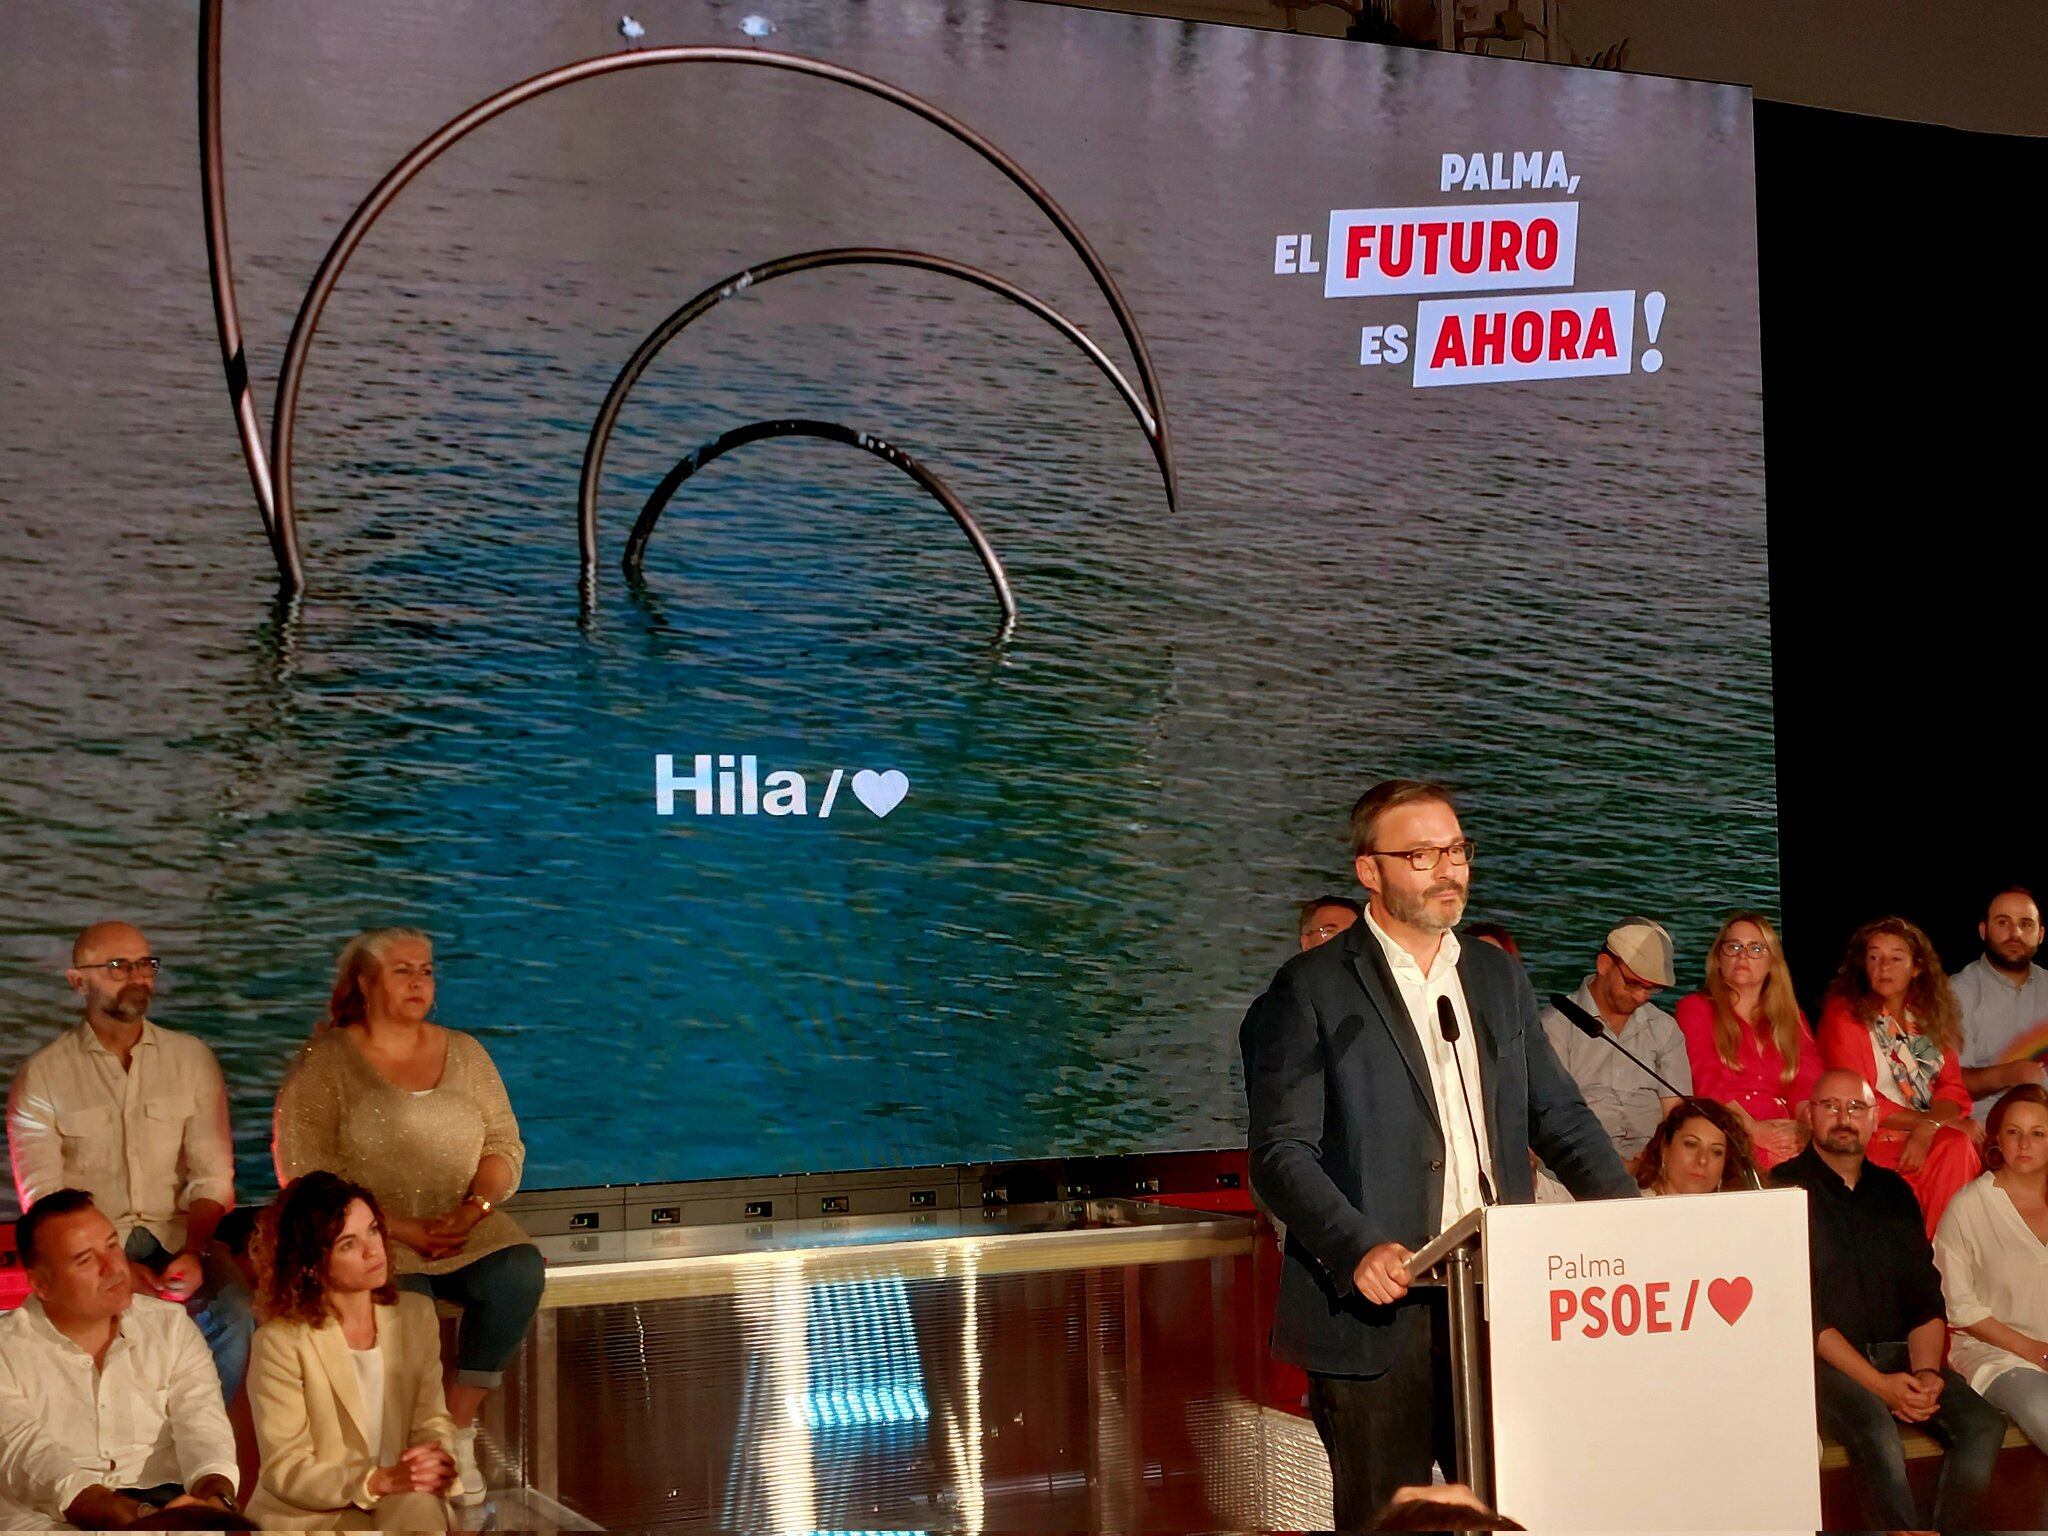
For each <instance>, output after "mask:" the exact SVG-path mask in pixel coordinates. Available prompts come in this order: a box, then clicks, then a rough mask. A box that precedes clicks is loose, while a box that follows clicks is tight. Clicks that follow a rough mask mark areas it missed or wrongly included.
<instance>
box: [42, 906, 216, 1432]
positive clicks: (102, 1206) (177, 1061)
mask: <svg viewBox="0 0 2048 1536" xmlns="http://www.w3.org/2000/svg"><path fill="white" fill-rule="evenodd" d="M65 978H66V980H68V981H69V982H70V984H71V989H72V990H73V991H74V992H76V993H78V994H79V996H80V997H81V998H83V999H84V1003H85V1008H84V1017H83V1018H81V1019H80V1020H79V1022H78V1023H77V1024H76V1025H74V1026H73V1027H72V1028H70V1029H67V1030H66V1031H65V1032H64V1033H63V1034H61V1035H59V1036H58V1037H57V1038H56V1039H55V1040H52V1041H51V1042H50V1043H49V1044H48V1045H46V1046H44V1047H43V1048H42V1049H41V1050H39V1051H37V1052H36V1053H35V1054H34V1055H33V1056H30V1057H29V1058H28V1060H26V1061H24V1062H23V1063H22V1064H21V1067H20V1070H19V1071H17V1072H16V1073H15V1075H14V1086H13V1088H12V1090H11V1091H10V1092H9V1093H8V1096H7V1141H8V1146H9V1149H10V1151H11V1152H12V1154H13V1159H14V1188H15V1193H16V1195H17V1196H18V1197H19V1199H20V1202H21V1208H22V1209H23V1210H27V1209H28V1208H29V1207H30V1206H32V1205H34V1204H35V1203H36V1202H37V1201H38V1200H40V1199H41V1198H42V1197H43V1196H44V1195H47V1194H50V1193H51V1192H52V1191H54V1190H59V1189H82V1190H84V1191H85V1192H86V1193H87V1194H89V1195H91V1196H92V1200H93V1204H94V1205H95V1206H97V1207H98V1209H99V1211H100V1213H101V1214H102V1215H103V1216H105V1217H106V1218H107V1219H108V1220H110V1221H111V1222H113V1224H114V1230H115V1231H116V1232H118V1233H119V1234H120V1236H121V1242H122V1244H123V1249H124V1251H125V1252H126V1253H127V1255H128V1258H129V1260H130V1262H131V1263H132V1264H133V1265H134V1266H135V1271H134V1275H133V1278H134V1281H135V1284H136V1286H137V1287H138V1288H140V1289H142V1290H146V1291H148V1292H150V1293H152V1294H153V1295H156V1296H158V1297H161V1298H162V1299H163V1300H165V1301H175V1302H177V1303H179V1304H180V1305H182V1306H184V1307H185V1308H186V1310H187V1311H189V1312H190V1313H191V1314H192V1320H193V1321H194V1322H196V1323H197V1324H198V1325H199V1331H200V1333H201V1334H202V1335H203V1336H204V1337H205V1339H206V1343H207V1347H208V1348H209V1349H210V1350H211V1351H212V1352H213V1363H214V1366H215V1368H216V1369H217V1370H218V1371H219V1373H220V1381H221V1391H222V1394H223V1396H224V1397H230V1398H231V1397H233V1396H234V1395H235V1388H236V1387H238V1386H239V1385H240V1384H241V1381H242V1372H243V1371H244V1370H245V1369H246V1368H247V1366H248V1363H249V1334H250V1331H251V1330H252V1329H253V1328H254V1327H255V1318H254V1313H253V1309H252V1306H251V1300H250V1295H249V1288H248V1286H247V1285H246V1284H244V1283H243V1279H242V1276H241V1274H240V1272H239V1271H238V1270H237V1269H236V1268H235V1266H234V1263H233V1261H232V1260H230V1259H229V1258H228V1257H227V1256H226V1255H225V1254H223V1253H220V1252H219V1251H217V1250H216V1249H215V1247H214V1242H213V1235H214V1231H215V1229H216V1228H217V1227H218V1226H219V1224H220V1220H221V1218H222V1217H223V1216H224V1215H226V1214H227V1212H228V1211H229V1210H230V1209H232V1207H233V1206H234V1203H235V1158H234V1146H233V1142H232V1140H231V1139H230V1137H229V1134H228V1101H227V1089H226V1087H225V1086H224V1085H223V1084H222V1082H221V1075H220V1064H219V1063H218V1062H217V1061H215V1060H214V1056H213V1052H212V1051H211V1050H209V1049H207V1047H206V1043H205V1042H204V1041H202V1040H199V1039H197V1038H195V1037H194V1036H192V1035H185V1034H179V1033H178V1032H177V1031H175V1030H169V1029H165V1028H163V1027H162V1026H161V1025H159V1024H156V1023H153V1022H152V1021H151V1020H150V1018H149V1005H150V1002H151V1000H152V998H153V997H154V995H155V993H156V978H157V959H156V957H155V956H154V955H152V954H151V953H150V952H149V940H148V939H146V938H144V937H143V936H142V933H141V932H140V930H138V929H135V928H132V927H130V926H129V925H128V924H126V923H95V924H93V926H92V927H90V928H88V929H86V930H85V932H83V933H81V934H80V935H79V936H78V938H77V941H76V942H75V943H73V945H72V946H71V968H70V970H68V971H66V972H65Z"/></svg>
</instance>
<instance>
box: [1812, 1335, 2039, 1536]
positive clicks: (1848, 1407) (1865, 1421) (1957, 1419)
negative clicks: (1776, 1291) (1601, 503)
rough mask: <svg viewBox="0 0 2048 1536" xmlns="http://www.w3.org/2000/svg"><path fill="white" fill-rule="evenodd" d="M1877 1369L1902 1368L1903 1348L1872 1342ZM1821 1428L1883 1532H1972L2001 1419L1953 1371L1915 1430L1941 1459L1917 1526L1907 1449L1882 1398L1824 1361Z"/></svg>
mask: <svg viewBox="0 0 2048 1536" xmlns="http://www.w3.org/2000/svg"><path fill="white" fill-rule="evenodd" d="M1865 1353H1866V1354H1867V1355H1868V1356H1869V1358H1870V1363H1871V1364H1872V1365H1874V1366H1876V1367H1877V1368H1878V1369H1879V1370H1880V1371H1888V1372H1889V1371H1903V1370H1904V1369H1905V1368H1906V1346H1905V1345H1904V1344H1873V1345H1871V1346H1870V1348H1869V1349H1868V1350H1867V1351H1865ZM1817 1365H1818V1371H1817V1379H1816V1386H1817V1387H1818V1388H1819V1398H1820V1422H1821V1427H1822V1428H1823V1429H1824V1430H1826V1431H1827V1433H1828V1434H1829V1435H1831V1436H1833V1437H1834V1439H1835V1440H1836V1441H1838V1442H1839V1443H1840V1445H1841V1447H1842V1449H1843V1450H1844V1451H1846V1452H1848V1453H1849V1466H1850V1468H1851V1469H1852V1470H1853V1471H1854V1472H1855V1474H1856V1480H1857V1482H1858V1484H1859V1485H1860V1486H1861V1490H1862V1493H1863V1499H1864V1502H1865V1504H1866V1505H1867V1506H1868V1508H1869V1512H1870V1515H1871V1517H1872V1518H1873V1519H1874V1520H1875V1521H1876V1522H1877V1525H1878V1527H1879V1528H1880V1529H1884V1530H1894V1531H1896V1530H1926V1529H1928V1528H1929V1527H1930V1526H1931V1527H1932V1528H1934V1529H1935V1530H1941V1531H1947V1530H1955V1529H1960V1528H1964V1527H1974V1525H1975V1522H1976V1520H1977V1510H1978V1503H1979V1501H1980V1500H1981V1498H1982V1497H1983V1494H1984V1490H1985V1489H1986V1488H1988V1487H1989V1486H1990V1484H1991V1468H1992V1464H1993V1463H1994V1462H1995V1461H1997V1459H1998V1448H1999V1446H2000V1444H2001V1443H2002V1442H2003V1441H2004V1440H2005V1415H2004V1414H2002V1413H2000V1412H1999V1411H1998V1410H1997V1409H1996V1408H1994V1407H1992V1406H1991V1405H1990V1404H1989V1403H1987V1402H1985V1401H1984V1399H1983V1398H1981V1397H1979V1396H1978V1395H1977V1394H1976V1393H1975V1392H1972V1391H1971V1390H1970V1384H1969V1383H1968V1382H1967V1381H1964V1380H1963V1378H1962V1377H1960V1376H1958V1375H1957V1374H1956V1373H1955V1372H1954V1371H1951V1370H1947V1369H1944V1370H1943V1371H1942V1373H1941V1379H1942V1388H1941V1406H1940V1407H1939V1408H1937V1409H1935V1411H1934V1417H1933V1418H1931V1419H1929V1420H1927V1422H1926V1423H1924V1424H1919V1425H1916V1426H1915V1428H1917V1429H1919V1430H1920V1431H1921V1432H1922V1433H1923V1434H1926V1435H1928V1436H1930V1437H1931V1438H1932V1439H1934V1440H1935V1441H1936V1442H1938V1443H1939V1444H1940V1445H1941V1446H1942V1447H1943V1448H1944V1449H1945V1450H1946V1451H1947V1453H1948V1454H1947V1455H1945V1456H1943V1457H1942V1459H1941V1476H1940V1479H1939V1480H1938V1481H1937V1482H1936V1483H1935V1485H1934V1508H1933V1509H1932V1510H1931V1511H1930V1512H1929V1514H1928V1518H1927V1519H1925V1520H1922V1519H1921V1518H1920V1517H1919V1515H1918V1513H1917V1512H1916V1511H1915V1510H1914V1508H1913V1490H1912V1486H1911V1485H1910V1484H1909V1483H1908V1482H1907V1481H1906V1451H1905V1447H1904V1446H1903V1445H1901V1444H1900V1443H1899V1430H1900V1429H1901V1427H1902V1426H1901V1425H1900V1424H1899V1422H1898V1420H1896V1419H1894V1418H1893V1417H1892V1416H1891V1410H1889V1409H1888V1408H1886V1407H1885V1405H1884V1401H1883V1399H1881V1398H1880V1397H1878V1395H1877V1394H1876V1393H1875V1392H1872V1391H1869V1390H1868V1389H1867V1388H1864V1387H1861V1386H1858V1385H1857V1384H1856V1383H1855V1382H1853V1381H1851V1380H1850V1379H1849V1378H1848V1377H1847V1376H1845V1375H1843V1374H1842V1373H1841V1372H1840V1371H1838V1370H1836V1369H1835V1368H1834V1367H1833V1366H1832V1365H1829V1364H1828V1363H1827V1362H1826V1361H1824V1360H1823V1361H1819V1362H1817Z"/></svg>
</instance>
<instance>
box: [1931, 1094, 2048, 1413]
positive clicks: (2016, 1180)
mask: <svg viewBox="0 0 2048 1536" xmlns="http://www.w3.org/2000/svg"><path fill="white" fill-rule="evenodd" d="M1987 1129H1988V1132H1989V1135H1988V1137H1987V1140H1986V1144H1985V1153H1984V1161H1985V1163H1986V1164H1987V1165H1988V1166H1989V1167H1990V1169H1991V1170H1992V1171H1991V1172H1989V1173H1986V1174H1984V1175H1983V1176H1981V1177H1980V1178H1976V1179H1973V1180H1971V1181H1970V1182H1969V1183H1968V1184H1966V1185H1964V1186H1963V1187H1962V1189H1960V1190H1959V1191H1957V1193H1956V1195H1955V1198H1954V1199H1953V1200H1951V1201H1950V1202H1949V1207H1948V1210H1947V1211H1946V1212H1944V1213H1943V1215H1942V1218H1941V1225H1940V1227H1938V1228H1937V1229H1936V1230H1935V1234H1934V1260H1935V1263H1936V1264H1937V1265H1938V1266H1939V1267H1940V1269H1941V1288H1942V1292H1943V1294H1944V1296H1945V1297H1946V1298H1947V1301H1948V1320H1949V1326H1950V1328H1951V1329H1952V1330H1953V1331H1952V1332H1951V1333H1950V1335H1949V1363H1950V1364H1951V1365H1953V1366H1954V1367H1955V1368H1956V1370H1957V1372H1958V1373H1960V1374H1961V1375H1962V1376H1963V1377H1964V1378H1966V1379H1967V1380H1968V1381H1969V1383H1970V1385H1971V1386H1972V1387H1973V1388H1974V1389H1975V1390H1976V1391H1977V1393H1978V1394H1979V1395H1980V1396H1982V1397H1983V1398H1984V1399H1985V1400H1987V1401H1988V1402H1990V1403H1991V1404H1992V1405H1993V1406H1994V1407H1996V1408H1998V1409H1999V1410H2000V1411H2002V1412H2003V1413H2004V1414H2005V1415H2006V1417H2007V1418H2009V1419H2011V1420H2012V1421H2013V1422H2014V1423H2015V1424H2017V1425H2019V1427H2020V1429H2021V1431H2022V1432H2023V1433H2024V1434H2025V1435H2026V1437H2027V1438H2028V1439H2029V1440H2031V1441H2033V1442H2034V1444H2035V1445H2037V1446H2041V1447H2042V1448H2044V1449H2048V1090H2044V1089H2042V1088H2040V1087H2039V1086H2037V1085H2035V1084H2032V1083H2029V1084H2026V1085H2025V1086H2023V1087H2019V1088H2015V1089H2013V1090H2012V1091H2011V1092H2009V1093H2007V1094H2006V1095H2005V1097H2003V1098H2001V1099H2000V1100H1999V1101H1998V1103H1997V1104H1996V1105H1994V1106H1993V1107H1992V1110H1991V1120H1990V1124H1989V1126H1988V1127H1987Z"/></svg>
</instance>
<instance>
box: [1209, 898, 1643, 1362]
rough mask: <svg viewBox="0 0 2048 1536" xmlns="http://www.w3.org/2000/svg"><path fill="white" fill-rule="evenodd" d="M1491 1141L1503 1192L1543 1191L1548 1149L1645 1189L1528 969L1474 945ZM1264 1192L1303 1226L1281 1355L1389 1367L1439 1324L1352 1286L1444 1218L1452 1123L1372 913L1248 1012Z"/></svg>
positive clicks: (1278, 1343) (1557, 1163) (1282, 1304)
mask: <svg viewBox="0 0 2048 1536" xmlns="http://www.w3.org/2000/svg"><path fill="white" fill-rule="evenodd" d="M1458 977H1459V980H1460V981H1461V982H1462V983H1463V985H1464V989H1465V1003H1466V1009H1467V1012H1468V1013H1469V1014H1470V1016H1471V1019H1472V1026H1473V1034H1474V1037H1475V1040H1474V1043H1475V1044H1476V1045H1477V1046H1478V1048H1479V1079H1480V1081H1479V1085H1478V1089H1477V1091H1476V1093H1475V1095H1474V1097H1475V1098H1477V1099H1479V1100H1480V1101H1481V1102H1482V1103H1483V1104H1484V1106H1485V1109H1484V1113H1485V1116H1486V1137H1487V1145H1488V1147H1489V1148H1490V1149H1491V1150H1492V1153H1493V1172H1494V1184H1495V1190H1496V1192H1497V1194H1498V1196H1499V1198H1500V1199H1501V1200H1502V1201H1508V1202H1527V1201H1530V1200H1533V1199H1534V1198H1535V1187H1534V1179H1533V1177H1532V1175H1531V1173H1530V1169H1529V1152H1530V1149H1531V1148H1533V1149H1534V1150H1535V1151H1536V1153H1537V1155H1538V1156H1540V1157H1541V1158H1542V1159H1543V1161H1544V1163H1545V1164H1546V1165H1547V1166H1548V1167H1549V1168H1550V1170H1551V1172H1552V1173H1554V1174H1556V1175H1557V1177H1558V1179H1559V1180H1560V1181H1562V1182H1563V1184H1564V1186H1565V1188H1567V1189H1569V1190H1570V1191H1571V1192H1572V1193H1573V1194H1574V1195H1576V1196H1577V1197H1578V1198H1580V1199H1582V1200H1585V1199H1594V1198H1600V1197H1607V1196H1633V1195H1635V1194H1637V1193H1638V1191H1637V1189H1636V1183H1635V1180H1634V1179H1633V1178H1631V1177H1630V1176H1629V1172H1628V1169H1627V1168H1626V1167H1625V1166H1624V1165H1623V1163H1622V1160H1621V1157H1620V1155H1619V1154H1618V1153H1617V1152H1616V1151H1615V1150H1614V1144H1613V1143H1612V1142H1611V1141H1609V1140H1608V1139H1607V1132H1606V1131H1605V1130H1604V1129H1602V1127H1601V1125H1600V1122H1599V1120H1597V1119H1596V1118H1595V1117H1594V1115H1593V1112H1592V1111H1591V1110H1590V1109H1588V1108H1587V1107H1586V1101H1585V1100H1584V1099H1583V1098H1581V1097H1580V1095H1579V1088H1578V1084H1576V1083H1575V1082H1573V1081H1572V1079H1571V1078H1570V1077H1569V1076H1567V1075H1566V1073H1565V1070H1564V1068H1563V1067H1561V1066H1560V1065H1558V1061H1557V1057H1556V1055H1555V1054H1553V1053H1552V1051H1551V1049H1550V1042H1549V1041H1548V1040H1547V1039H1546V1038H1545V1037H1544V1034H1543V1030H1542V1027H1541V1025H1540V1024H1539V1023H1538V1022H1537V1008H1536V994H1535V992H1534V991H1533V990H1532V989H1531V988H1530V986H1529V978H1528V977H1527V976H1526V975H1525V974H1524V973H1523V971H1522V967H1521V966H1520V965H1519V964H1517V963H1516V962H1515V961H1514V960H1512V959H1510V958H1509V957H1508V956H1507V955H1506V954H1505V953H1503V952H1502V951H1500V950H1498V949H1495V948H1494V947H1493V946H1492V945H1491V944H1482V943H1469V944H1463V945H1461V946H1460V952H1459V957H1458ZM1243 1044H1244V1046H1245V1052H1244V1054H1245V1093H1246V1096H1247V1098H1249V1100H1250V1101H1251V1136H1250V1144H1251V1176H1252V1188H1253V1190H1254V1191H1256V1192H1257V1194H1258V1196H1259V1198H1260V1199H1262V1200H1263V1201H1265V1203H1266V1205H1267V1207H1268V1208H1269V1209H1270V1210H1271V1211H1272V1212H1273V1214H1274V1216H1276V1217H1277V1218H1278V1219H1279V1220H1280V1221H1282V1222H1283V1223H1285V1224H1286V1227H1287V1250H1286V1257H1285V1260H1284V1263H1283V1265H1282V1269H1281V1275H1280V1296H1279V1302H1278V1305H1277V1308H1276V1310H1275V1314H1274V1319H1273V1353H1274V1354H1275V1355H1277V1356H1278V1357H1279V1358H1281V1359H1282V1360H1290V1361H1293V1362H1294V1363H1295V1364H1297V1365H1301V1366H1304V1367H1306V1368H1307V1369H1309V1370H1311V1371H1316V1372H1319V1373H1324V1374H1328V1375H1334V1376H1369V1375H1375V1374H1377V1373H1379V1372H1381V1371H1384V1370H1387V1369H1389V1368H1390V1367H1391V1366H1392V1365H1393V1363H1394V1360H1395V1358H1396V1355H1397V1352H1398V1350H1399V1349H1400V1348H1401V1347H1402V1344H1403V1342H1404V1341H1405V1340H1406V1339H1407V1338H1408V1335H1409V1331H1410V1330H1412V1329H1415V1328H1417V1327H1426V1326H1427V1322H1426V1318H1425V1315H1424V1313H1423V1311H1422V1303H1423V1301H1424V1300H1425V1299H1426V1293H1420V1292H1410V1293H1409V1296H1408V1298H1407V1299H1406V1300H1405V1301H1402V1302H1397V1303H1396V1304H1395V1305H1393V1306H1390V1307H1381V1306H1375V1305H1373V1304H1372V1303H1371V1302H1368V1301H1367V1300H1366V1299H1365V1298H1364V1297H1363V1296H1361V1295H1359V1294H1358V1292H1357V1291H1356V1290H1355V1289H1354V1288H1353V1286H1352V1281H1351V1277H1352V1272H1353V1271H1354V1270H1356V1269H1357V1267H1358V1261H1359V1260H1360V1259H1361V1258H1363V1257H1364V1256H1365V1253H1366V1251H1367V1250H1368V1249H1370V1248H1373V1247H1375V1246H1376V1245H1378V1244H1380V1243H1386V1242H1396V1243H1401V1244H1403V1245H1404V1246H1406V1247H1409V1248H1420V1247H1421V1246H1422V1245H1423V1244H1424V1243H1425V1242H1427V1241H1428V1240H1429V1239H1430V1238H1431V1237H1434V1236H1435V1235H1436V1233H1437V1231H1438V1230H1439V1228H1440V1227H1441V1226H1442V1215H1443V1198H1444V1135H1443V1128H1442V1127H1441V1126H1440V1125H1439V1124H1438V1123H1437V1113H1436V1098H1435V1096H1434V1094H1432V1093H1431V1091H1430V1086H1429V1066H1428V1063H1427V1062H1426V1061H1425V1059H1424V1057H1423V1054H1422V1043H1421V1041H1420V1040H1419V1039H1417V1038H1416V1033H1415V1026H1414V1024H1413V1023H1412V1022H1410V1020H1409V1017H1408V1010H1407V1006H1406V1004H1404V1003H1403V1002H1402V1000H1401V992H1400V988H1399V987H1398V986H1397V985H1396V984H1395V982H1394V977H1393V973H1392V971H1391V969H1390V968H1389V967H1388V965H1387V957H1386V955H1385V954H1384V953H1383V952H1382V951H1381V949H1380V945H1379V941H1378V940H1377V939H1375V938H1374V937H1373V935H1372V930H1371V929H1370V928H1368V927H1367V926H1366V925H1365V924H1364V923H1355V924H1353V925H1352V926H1351V927H1350V928H1348V929H1347V930H1345V931H1344V932H1343V933H1341V934H1339V935H1337V937H1335V938H1334V939H1332V940H1330V941H1329V942H1328V943H1327V944H1323V945H1320V946H1318V947H1317V948H1315V949H1312V950H1308V951H1307V952H1305V953H1303V954H1300V955H1296V956H1295V957H1294V958H1293V959H1292V960H1289V961H1288V962H1287V963H1286V964H1285V965H1283V966H1282V967H1281V968H1280V973H1279V975H1277V976H1276V977H1274V979H1273V985H1272V986H1271V987H1270V988H1268V989H1267V991H1266V994H1265V995H1264V996H1263V997H1261V998H1260V999H1259V1001H1258V1002H1257V1003H1255V1004H1254V1005H1253V1008H1252V1012H1251V1014H1250V1015H1249V1016H1248V1017H1247V1018H1246V1020H1245V1029H1244V1032H1243Z"/></svg>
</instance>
